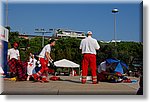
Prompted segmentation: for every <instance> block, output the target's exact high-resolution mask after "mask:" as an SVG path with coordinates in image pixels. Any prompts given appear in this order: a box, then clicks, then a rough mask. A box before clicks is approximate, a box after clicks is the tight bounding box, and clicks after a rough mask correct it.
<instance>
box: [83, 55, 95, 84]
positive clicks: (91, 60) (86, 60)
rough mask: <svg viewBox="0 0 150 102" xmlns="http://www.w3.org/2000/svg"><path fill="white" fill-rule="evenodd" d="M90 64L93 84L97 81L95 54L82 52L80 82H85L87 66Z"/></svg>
mask: <svg viewBox="0 0 150 102" xmlns="http://www.w3.org/2000/svg"><path fill="white" fill-rule="evenodd" d="M89 66H90V68H91V72H92V81H93V84H95V83H97V75H96V55H95V54H84V55H83V59H82V83H83V84H84V83H86V77H87V74H88V67H89Z"/></svg>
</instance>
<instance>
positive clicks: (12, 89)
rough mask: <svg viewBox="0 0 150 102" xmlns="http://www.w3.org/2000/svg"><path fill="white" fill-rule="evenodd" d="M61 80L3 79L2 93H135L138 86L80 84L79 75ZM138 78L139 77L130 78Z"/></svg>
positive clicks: (64, 77)
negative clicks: (46, 81) (45, 81)
mask: <svg viewBox="0 0 150 102" xmlns="http://www.w3.org/2000/svg"><path fill="white" fill-rule="evenodd" d="M60 78H61V81H51V80H50V81H49V83H41V82H33V81H17V82H16V81H8V80H7V81H4V88H3V89H4V91H3V93H2V94H9V95H11V94H17V95H18V94H40V95H45V94H48V95H64V94H66V95H86V94H88V95H107V94H108V95H121V94H123V95H135V94H136V92H137V89H138V88H139V85H138V83H139V81H138V82H136V83H108V82H99V83H98V84H92V83H91V81H87V83H86V84H81V82H80V80H79V76H60ZM131 79H136V80H139V78H131Z"/></svg>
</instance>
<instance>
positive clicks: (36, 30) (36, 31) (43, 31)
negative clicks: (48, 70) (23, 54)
mask: <svg viewBox="0 0 150 102" xmlns="http://www.w3.org/2000/svg"><path fill="white" fill-rule="evenodd" d="M35 33H42V47H44V34H45V33H51V32H50V31H45V29H43V28H42V29H35Z"/></svg>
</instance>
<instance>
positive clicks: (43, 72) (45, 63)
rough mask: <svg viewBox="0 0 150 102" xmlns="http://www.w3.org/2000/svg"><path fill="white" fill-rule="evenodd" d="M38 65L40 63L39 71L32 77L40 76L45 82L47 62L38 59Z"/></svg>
mask: <svg viewBox="0 0 150 102" xmlns="http://www.w3.org/2000/svg"><path fill="white" fill-rule="evenodd" d="M40 63H41V70H40V71H38V72H37V73H36V74H34V77H35V78H37V77H40V76H42V80H47V76H48V60H46V59H44V58H40Z"/></svg>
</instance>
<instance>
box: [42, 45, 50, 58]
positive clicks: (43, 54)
mask: <svg viewBox="0 0 150 102" xmlns="http://www.w3.org/2000/svg"><path fill="white" fill-rule="evenodd" d="M46 52H49V53H50V52H51V46H50V44H47V45H46V46H45V47H44V48H43V49H42V51H41V53H40V55H39V57H40V58H46V55H45V54H46Z"/></svg>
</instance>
